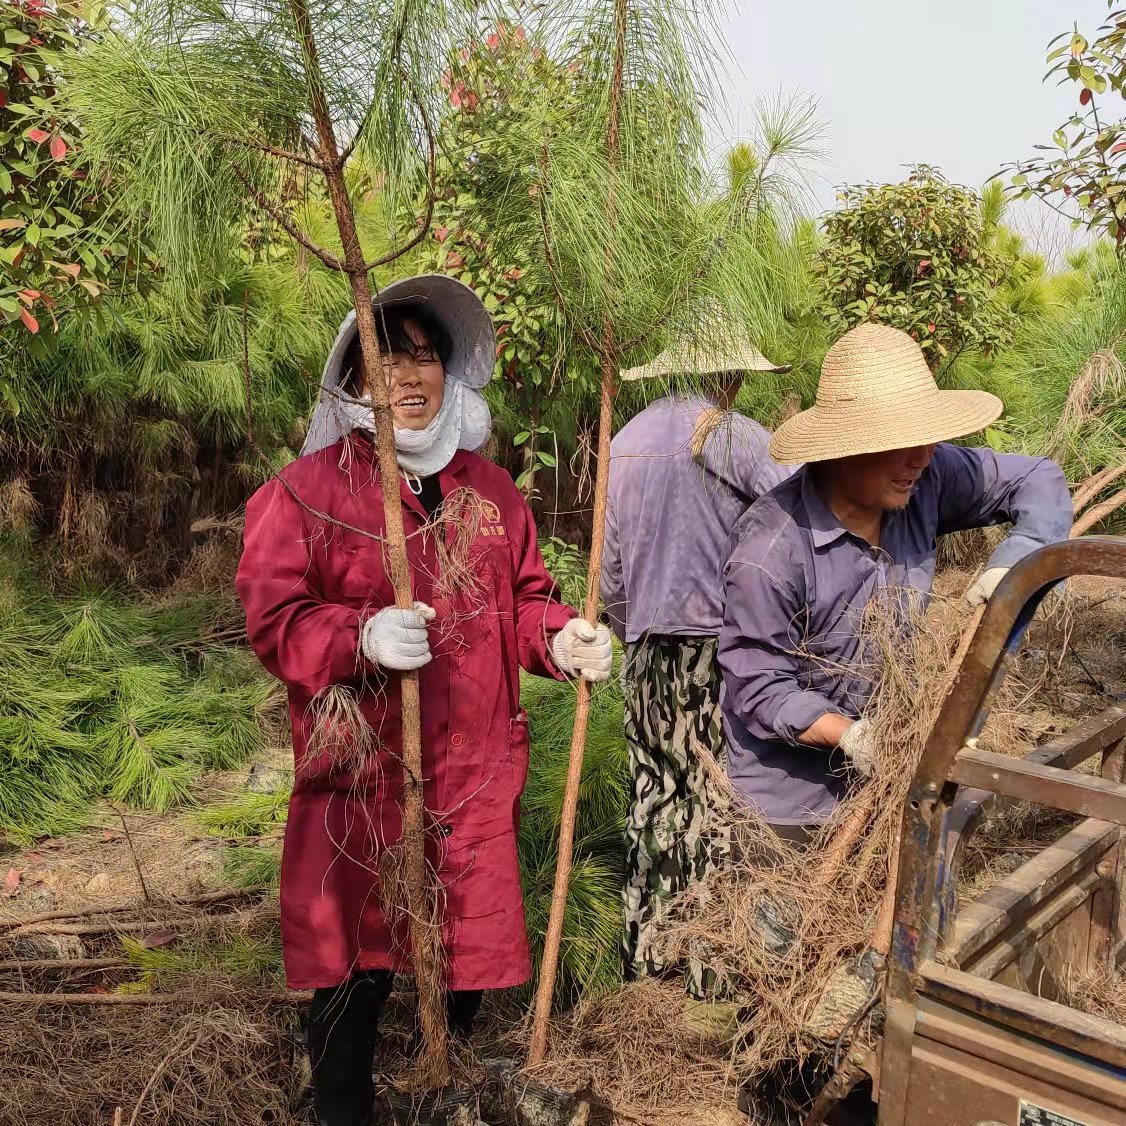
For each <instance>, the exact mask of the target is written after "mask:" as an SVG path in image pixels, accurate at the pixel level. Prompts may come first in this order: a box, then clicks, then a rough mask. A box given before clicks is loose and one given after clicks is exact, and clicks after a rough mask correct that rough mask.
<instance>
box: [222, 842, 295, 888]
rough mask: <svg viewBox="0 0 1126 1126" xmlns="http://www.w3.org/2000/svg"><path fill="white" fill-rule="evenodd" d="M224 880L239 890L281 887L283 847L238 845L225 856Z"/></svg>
mask: <svg viewBox="0 0 1126 1126" xmlns="http://www.w3.org/2000/svg"><path fill="white" fill-rule="evenodd" d="M223 879H224V880H225V881H226V882H227V883H229V884H233V885H234V886H235V887H239V888H258V887H269V888H277V887H279V886H280V885H281V847H280V846H278V845H262V846H253V845H236V846H235V847H233V848H229V849H227V851H226V852H225V853H224V854H223Z"/></svg>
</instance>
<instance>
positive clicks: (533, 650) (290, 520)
mask: <svg viewBox="0 0 1126 1126" xmlns="http://www.w3.org/2000/svg"><path fill="white" fill-rule="evenodd" d="M282 476H283V477H284V483H283V482H282V481H278V480H272V481H270V482H269V483H268V484H266V485H264V486H263V487H262V488H260V489H259V490H258V491H257V492H256V493H255V494H254V496H253V497H252V498H251V499H250V501H249V503H248V504H247V507H246V531H245V536H244V548H243V555H242V560H241V562H240V564H239V569H238V578H237V585H238V592H239V596H240V598H241V599H242V602H243V605H244V607H245V608H246V619H247V633H248V635H249V637H250V643H251V645H252V646H253V647H254V651H255V652H256V653H257V654H258V657H259V659H260V660H261V661H262V663H263V665H265V667H266V669H267V670H268V671H269V672H271V673H272V674H273V675H274V676H276V677H277V678H278V679H279V680H281V681H282V683H284V684H285V686H286V689H287V690H288V693H289V714H290V720H291V722H292V725H293V751H294V788H293V797H292V799H291V801H290V806H289V821H288V824H287V826H286V832H285V846H284V850H283V856H282V881H281V919H282V940H283V947H284V952H285V968H286V976H287V978H288V981H289V984H290V986H291V987H293V988H295V989H314V988H320V987H324V986H333V985H338V984H339V983H341V982H342V981H344V980H345V979H346V978H347V977H348V976H349V975H350V974H351V973H352V972H353V971H355V970H357V969H391V970H397V971H402V972H406V973H410V972H411V955H410V941H409V936H408V934H407V928H406V925H405V920H404V918H403V914H402V912H401V911H388V912H387V913H386V914H385V912H384V910H383V909H382V907H381V895H380V892H381V887H380V885H381V871H380V867H381V858H382V856H383V855H384V853H385V851H386V849H387V848H388V847H389V846H391V845H394V844H395V843H396V842H397V841H398V840H399V838H400V836H401V832H402V795H403V770H402V764H401V757H400V748H401V703H400V691H399V677H398V674H397V673H395V672H388V673H384V672H382V671H380V670H379V669H378V668H376V667H375V666H373V665H372V664H370V663H369V662H368V661H367V660H366V659H365V658H364V657H363V655H362V654H361V653H360V652H359V636H360V628H361V626H362V624H363V622H364V621H365V620H366V619H367V618H369V617H370V616H371V615H372V614H374V613H375V612H376V611H378V610H379V609H381V608H383V607H385V606H391V605H394V596H393V594H392V589H391V582H390V579H389V578H388V574H387V569H386V567H385V564H384V556H383V545H382V543H380V542H379V541H377V540H375V539H372V538H370V536H365V535H363V534H361V533H360V532H359V531H353V530H349V529H348V528H347V527H344V526H343V525H351V526H352V528H354V529H363V530H365V531H367V532H369V533H374V534H375V535H376V536H381V535H382V534H383V530H384V524H383V496H382V489H381V483H380V479H379V472H378V467H377V465H376V463H375V460H374V456H373V450H372V447H371V444H370V443H369V442H368V441H367V440H366V439H365V438H363V437H361V436H359V435H355V434H353V435H350V436H348V437H346V438H344V439H343V440H342V441H340V442H338V443H337V444H336V445H334V446H330V447H328V448H327V449H325V450H321V451H320V452H318V453H315V454H311V455H309V456H307V457H302V458H299V459H298V460H297V461H295V462H293V463H292V464H291V465H289V466H288V467H287V468H286V469H285V470H284V471H283V474H282ZM439 480H440V482H441V487H442V495H443V496H444V497H449V496H450V495H451V494H452V493H453V492H454V490H455V489H458V488H461V487H465V486H468V487H470V488H472V489H474V490H475V491H476V492H477V493H478V494H479V495H480V496H481V497H482V498H483V499H484V500H485V501H486V502H488V503H486V504H485V505H484V506H483V507H484V518H483V520H482V521H481V528H480V534H479V535H478V536H477V538H476V540H475V541H474V542H473V543H472V545H471V546H470V561H471V569H472V572H473V574H474V576H475V577H476V590H475V591H473V592H471V593H468V594H467V593H459V594H456V595H452V596H448V597H443V596H442V595H441V594H439V593H438V590H437V589H436V583H437V579H438V560H437V558H436V556H435V552H434V549H433V542H432V537H431V535H430V534H429V533H427V534H426V535H422V534H418V532H419V529H420V528H421V527H422V526H423V525H424V524H425V523H426V519H427V518H426V512H425V510H424V509H423V508H422V506H421V504H420V503H419V501H418V498H417V497H416V496H414V495H413V494H412V493H411V491H410V489H409V488H408V487H407V485H406V483H405V482H403V481H400V496H401V498H402V502H403V517H404V522H405V524H406V532H407V536H408V540H407V545H408V555H409V561H410V571H411V582H412V589H413V592H414V597H415V598H416V599H418V600H420V601H422V602H426V603H429V604H430V605H431V606H433V607H434V608H435V610H436V611H437V617H436V619H435V621H434V622H433V623H432V624H431V626H430V630H429V634H430V647H431V652H432V653H433V657H434V659H433V660H432V661H431V662H430V664H428V665H426V666H425V667H424V668H423V669H422V670H421V671H420V673H419V681H420V691H421V709H422V757H423V771H424V774H425V782H424V795H425V801H426V808H427V811H428V821H429V822H430V824H431V827H432V828H431V832H430V834H429V848H430V859H431V862H432V863H433V864H434V865H435V866H436V867H437V870H438V874H439V877H440V880H441V883H442V887H443V889H444V905H443V918H444V923H443V943H444V948H445V949H444V953H445V957H446V959H447V984H448V986H449V988H451V989H498V988H502V987H505V986H511V985H519V984H521V983H522V982H524V981H526V980H527V979H528V977H529V976H530V973H531V962H530V957H529V952H528V941H527V935H526V932H525V926H524V910H523V903H522V901H521V894H520V871H519V865H518V862H517V855H516V825H517V818H518V814H519V802H520V794H521V792H522V791H523V789H524V781H525V778H526V776H527V771H528V722H527V717H526V716H525V715H524V714H523V712H521V711H520V699H519V689H520V679H519V677H520V669H521V668H523V669H527V670H528V671H529V672H534V673H539V674H540V675H542V676H550V677H556V678H559V677H560V674H559V672H558V670H557V669H556V667H555V665H554V663H553V662H552V660H551V656H550V641H551V638H552V637H553V636H554V634H555V633H556V632H557V631H558V630H560V629H561V628H562V627H563V625H564V624H565V623H566V622H567V621H568V619H570V618H572V617H574V616H575V611H574V610H572V609H570V608H569V607H567V606H565V605H563V604H562V603H561V602H560V601H559V600H558V598H557V597H556V588H555V584H554V582H553V580H552V578H551V576H550V575H549V574H548V573H547V571H546V569H545V567H544V563H543V559H542V557H541V556H540V552H539V548H538V546H537V544H536V529H535V524H534V522H533V519H532V514H531V511H530V510H529V508H528V506H527V504H526V503H525V501H524V498H523V497H522V496H521V495H520V493H519V492H518V490H517V489H516V487H515V485H514V484H513V483H512V480H511V478H510V477H509V476H508V474H507V473H505V472H504V470H502V469H500V468H499V467H497V466H496V465H493V464H492V463H491V462H488V461H486V460H485V459H484V458H482V457H478V456H477V455H476V454H471V453H466V452H464V451H459V452H458V453H456V454H455V455H454V458H453V460H452V461H451V462H450V464H449V466H448V467H447V468H446V469H444V470H443V471H442V472H441V474H439ZM287 486H288V487H287ZM412 533H415V534H412ZM447 542H448V541H447ZM333 686H339V687H338V688H337V689H336V691H335V692H334V693H329V695H328V696H326V692H328V690H330V689H332V688H333ZM341 688H343V689H347V690H349V694H350V695H352V697H353V698H354V699H355V700H356V701H358V704H359V707H360V709H361V710H362V712H363V716H364V719H365V720H366V721H367V727H368V729H369V732H370V736H371V739H372V741H373V747H372V749H371V750H370V751H369V752H367V753H365V754H363V755H358V754H357V753H356V752H355V751H354V749H353V747H354V742H355V741H354V737H353V736H352V735H351V734H350V731H351V730H352V728H350V727H349V726H348V725H347V724H341V723H339V722H337V723H335V724H333V722H332V720H331V717H329V716H328V714H327V711H326V706H325V705H326V704H327V703H328V700H329V698H330V697H331V696H333V695H336V696H339V693H340V689H341ZM318 725H319V726H318ZM326 733H327V736H328V738H327V744H326V739H325V737H324V736H325V734H326ZM318 736H319V737H318Z"/></svg>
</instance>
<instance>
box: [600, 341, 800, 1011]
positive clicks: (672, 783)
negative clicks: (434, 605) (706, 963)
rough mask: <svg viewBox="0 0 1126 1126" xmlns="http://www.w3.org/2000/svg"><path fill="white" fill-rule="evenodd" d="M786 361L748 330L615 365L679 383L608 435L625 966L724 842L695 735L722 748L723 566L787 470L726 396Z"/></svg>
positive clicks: (606, 595) (646, 948)
mask: <svg viewBox="0 0 1126 1126" xmlns="http://www.w3.org/2000/svg"><path fill="white" fill-rule="evenodd" d="M782 370H786V369H783V368H779V367H778V366H777V365H775V364H772V363H771V362H770V361H769V360H767V359H766V358H765V357H763V356H762V355H761V354H760V353H759V352H757V351H756V350H755V349H754V348H752V347H751V346H750V345H749V344H744V345H741V346H739V345H736V346H735V347H730V348H726V349H715V348H713V349H710V350H707V349H705V348H704V347H703V346H702V345H696V346H694V347H693V346H688V347H685V348H680V349H676V350H672V351H669V352H666V353H664V354H663V355H662V356H660V357H658V359H657V360H655V361H654V362H653V363H651V364H649V365H647V366H646V367H643V368H634V369H632V370H630V371H626V372H623V373H622V378H623V379H625V380H635V379H642V378H647V377H648V378H665V379H668V380H669V381H670V382H671V383H673V384H674V385H680V392H682V393H677V392H672V393H670V394H667V395H665V396H664V397H662V398H660V399H658V400H657V401H656V402H654V403H652V404H650V405H649V406H648V407H646V408H645V410H643V411H641V412H640V413H639V414H638V415H636V416H635V417H634V418H633V419H631V420H630V421H629V422H628V423H627V424H626V425H625V426H624V427H623V428H622V430H621V431H620V432H619V433H618V434H617V435H616V437H615V438H614V440H613V442H612V443H611V446H610V458H611V461H610V494H609V505H608V512H607V521H606V551H605V555H604V557H603V564H602V597H603V601H604V604H605V606H606V610H607V614H608V616H609V618H610V621H611V623H612V626H613V628H614V630H615V632H616V633H617V635H618V637H619V638H620V639H621V640H622V641H623V642H624V643H625V646H626V676H625V698H626V738H627V741H628V743H629V748H630V760H631V769H632V776H633V786H632V796H631V802H630V812H629V816H628V820H627V823H626V882H625V889H624V900H625V942H624V951H623V954H624V960H625V966H626V971H627V974H628V975H630V976H637V975H641V974H655V973H659V972H662V971H663V970H664V969H665V968H666V967H665V966H664V965H663V963H662V961H661V959H660V958H659V957H658V956H657V955H656V954H655V953H654V950H653V947H652V941H653V934H654V928H655V924H656V921H657V919H658V917H659V914H660V911H661V906H662V903H663V901H664V900H665V899H667V898H668V897H669V896H671V895H673V894H675V893H677V892H679V891H682V890H683V889H684V888H685V887H687V886H688V885H689V884H690V883H691V882H693V881H694V880H699V879H702V878H703V877H704V876H705V875H706V874H707V873H708V871H709V870H711V868H713V867H714V866H715V865H717V864H722V863H723V861H724V859H725V857H726V856H727V850H728V841H727V835H726V832H725V831H724V830H723V829H721V828H717V827H716V826H713V825H710V824H709V823H708V818H707V804H708V803H707V795H706V792H705V773H704V768H703V767H702V766H701V764H700V759H699V755H698V753H697V751H696V749H695V748H697V747H703V748H705V749H706V750H707V751H708V752H710V753H711V754H712V755H714V756H715V757H716V758H718V759H719V760H720V761H721V762H722V760H723V748H724V741H723V732H722V727H721V724H720V718H719V688H720V682H719V669H718V666H717V665H716V660H715V654H716V638H717V635H718V634H719V629H720V626H721V624H722V620H723V619H722V610H721V596H722V574H721V573H722V568H723V563H724V561H725V559H726V556H727V545H728V542H729V539H730V535H731V531H732V529H733V528H734V526H735V523H736V521H737V520H738V519H739V517H740V516H742V514H743V513H744V512H745V511H746V510H747V508H748V507H749V506H750V504H751V503H752V502H753V501H754V500H755V499H757V498H758V497H759V496H761V495H763V494H764V493H766V492H768V491H769V490H770V489H772V488H773V487H774V486H775V485H777V484H778V483H779V482H780V481H782V480H784V479H785V478H786V477H787V476H788V475H789V473H790V472H791V471H790V470H786V469H782V468H781V467H780V466H778V465H775V463H774V462H773V461H771V459H770V456H769V455H768V453H767V445H768V443H769V441H770V435H769V433H768V432H767V431H766V430H764V429H763V428H762V427H761V426H759V425H758V423H756V422H753V421H752V420H751V419H749V418H747V417H746V416H744V415H741V414H737V413H735V412H733V411H732V410H731V406H732V404H733V402H734V400H735V396H736V395H737V394H738V391H739V387H740V385H741V384H742V381H743V378H744V374H745V373H747V372H750V371H760V372H766V371H771V372H777V371H782ZM689 388H691V391H690V392H689ZM685 984H686V989H687V992H688V994H689V996H690V997H692V998H694V999H697V1000H702V999H704V998H705V997H706V996H708V995H709V994H710V993H712V992H713V990H712V988H711V987H712V983H711V982H710V981H709V979H708V975H707V974H706V973H705V971H704V970H703V968H702V967H701V966H700V965H698V964H692V965H690V966H689V967H688V968H687V972H686V981H685Z"/></svg>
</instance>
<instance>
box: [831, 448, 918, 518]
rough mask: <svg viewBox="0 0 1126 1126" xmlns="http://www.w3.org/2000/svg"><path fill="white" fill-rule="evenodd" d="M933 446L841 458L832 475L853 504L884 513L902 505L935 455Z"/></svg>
mask: <svg viewBox="0 0 1126 1126" xmlns="http://www.w3.org/2000/svg"><path fill="white" fill-rule="evenodd" d="M934 449H935V448H934V446H909V447H908V448H907V449H903V450H887V451H886V452H884V453H878V454H859V455H857V456H856V457H846V458H841V460H840V461H838V462H836V463H835V464H834V467H833V470H832V475H833V477H834V479H835V485H836V488H837V489H838V490H839V492H840V493H842V494H843V495H844V496H846V497H847V498H848V499H849V500H850V501H852V503H853V504H856V505H859V506H860V507H862V508H868V509H877V508H879V509H882V510H884V511H885V512H886V511H890V510H893V509H897V508H903V507H904V506H905V505H906V504H907V502H908V501H909V500H910V499H911V494H912V492H914V490H915V484H916V482H917V481H918V480H919V478H920V477H921V476H922V475H923V472H924V470H925V469H926V468H927V466H928V465H930V463H931V458H932V457H933V456H934Z"/></svg>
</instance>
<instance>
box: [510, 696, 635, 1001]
mask: <svg viewBox="0 0 1126 1126" xmlns="http://www.w3.org/2000/svg"><path fill="white" fill-rule="evenodd" d="M521 699H522V701H523V703H524V706H525V707H526V708H527V711H528V717H529V722H530V736H531V765H530V769H529V773H528V782H527V786H526V788H525V790H524V798H523V800H522V802H521V814H520V838H519V850H520V866H521V873H522V879H523V887H524V911H525V915H526V918H527V924H528V936H529V939H530V941H531V946H532V957H533V962H534V964H535V965H536V966H538V965H539V961H540V957H541V955H542V952H543V939H544V933H545V932H546V929H547V921H548V913H549V910H550V905H551V890H552V882H553V878H554V874H555V865H556V859H557V849H556V846H557V842H558V837H559V824H560V821H561V819H562V809H563V795H564V790H565V785H566V776H567V758H568V752H569V750H570V743H571V729H572V727H573V726H574V718H575V687H574V685H573V684H565V683H558V682H555V681H548V680H542V679H538V678H532V677H527V678H525V679H524V681H523V683H522V685H521ZM622 725H623V703H622V694H621V689H620V688H619V687H618V683H617V680H616V678H613V677H612V678H611V680H610V681H608V682H607V683H606V684H604V685H601V686H600V687H599V689H598V691H597V692H596V693H595V694H594V696H593V699H592V703H591V720H590V726H589V728H588V731H587V743H586V757H585V759H584V765H583V777H582V785H581V788H580V791H579V816H578V822H577V825H576V836H575V850H574V856H575V860H574V868H573V869H572V871H571V880H570V885H569V892H568V898H567V910H566V914H565V916H564V923H563V945H562V953H561V959H560V981H559V996H560V999H561V1000H562V1001H564V1002H571V1001H575V1000H577V999H578V997H579V996H580V995H582V996H593V995H598V994H601V993H604V992H608V991H609V990H611V989H613V988H614V987H615V986H616V985H618V984H620V983H621V960H620V956H619V944H620V941H621V928H622V908H621V893H622V892H621V889H622V881H623V878H624V871H623V868H622V831H623V828H624V825H625V816H626V809H627V808H628V804H629V787H630V776H629V760H628V753H627V750H626V743H625V738H624V735H623V731H622Z"/></svg>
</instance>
